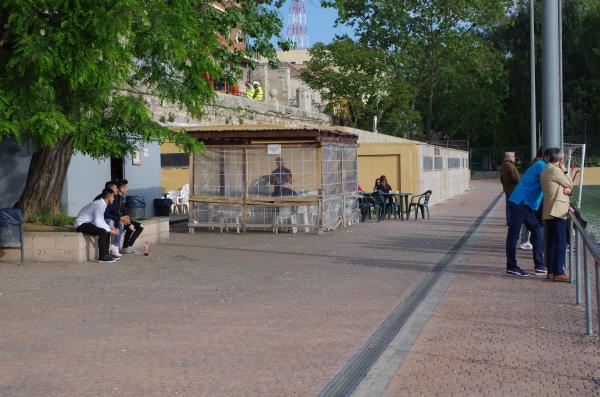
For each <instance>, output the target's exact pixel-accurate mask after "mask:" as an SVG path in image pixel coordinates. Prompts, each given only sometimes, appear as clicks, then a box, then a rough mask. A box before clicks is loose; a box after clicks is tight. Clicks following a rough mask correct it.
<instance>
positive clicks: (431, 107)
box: [426, 78, 433, 141]
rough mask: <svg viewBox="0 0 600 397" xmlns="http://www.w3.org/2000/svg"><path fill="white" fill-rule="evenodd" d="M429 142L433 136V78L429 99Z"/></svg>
mask: <svg viewBox="0 0 600 397" xmlns="http://www.w3.org/2000/svg"><path fill="white" fill-rule="evenodd" d="M426 129H427V140H428V141H429V140H431V137H432V135H433V78H432V79H431V85H430V87H429V96H428V98H427V127H426Z"/></svg>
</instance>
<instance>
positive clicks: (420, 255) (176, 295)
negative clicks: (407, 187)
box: [0, 182, 600, 397]
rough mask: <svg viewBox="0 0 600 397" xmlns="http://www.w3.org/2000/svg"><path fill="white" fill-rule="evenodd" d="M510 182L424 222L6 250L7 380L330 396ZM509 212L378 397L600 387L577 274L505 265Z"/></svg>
mask: <svg viewBox="0 0 600 397" xmlns="http://www.w3.org/2000/svg"><path fill="white" fill-rule="evenodd" d="M500 191H501V189H500V186H499V184H497V183H495V182H493V183H491V182H483V183H482V182H477V183H475V184H474V188H473V190H471V191H469V192H467V193H465V194H462V195H460V196H458V197H457V198H455V199H452V200H449V201H447V202H445V203H442V204H439V205H436V206H434V207H433V208H432V211H431V212H432V219H431V220H425V221H423V220H418V221H415V220H411V221H408V222H400V221H385V222H382V223H375V222H369V223H364V224H360V225H356V226H353V227H351V228H347V229H345V230H341V231H338V232H334V233H329V234H325V235H312V234H311V235H305V234H296V235H290V234H279V235H273V234H268V233H248V234H243V235H236V234H233V233H232V234H218V233H196V234H195V235H189V234H187V233H185V228H175V229H174V230H173V232H172V233H171V240H170V242H169V243H168V244H163V245H158V246H155V247H151V250H152V255H151V256H150V257H143V256H136V257H125V258H123V259H122V260H121V261H119V262H117V263H115V264H102V265H101V264H97V263H85V264H69V265H65V264H60V263H57V264H27V265H26V266H22V267H21V266H17V265H12V264H5V263H0V335H1V336H2V340H1V341H0V396H77V397H80V396H81V397H84V396H315V395H317V394H319V392H320V391H321V390H323V389H324V388H325V387H326V386H327V385H328V384H329V382H330V381H331V380H332V379H334V377H335V376H336V374H337V373H338V372H339V371H340V370H341V369H342V368H343V367H344V366H345V365H346V364H347V363H348V362H349V361H350V360H352V359H353V357H356V356H355V355H356V353H357V352H358V351H360V349H361V347H362V346H363V345H364V344H365V341H367V339H368V338H369V337H370V336H371V335H372V334H373V333H374V332H375V331H376V330H377V329H378V327H379V326H380V324H381V323H382V321H384V319H386V317H387V316H388V315H389V314H390V313H391V312H392V311H394V309H395V308H396V307H397V306H398V305H400V304H401V303H402V302H403V300H404V299H405V298H406V297H407V296H409V295H410V294H411V291H413V289H414V288H415V286H417V285H418V283H419V281H420V280H422V279H423V278H424V277H425V276H426V275H428V274H430V273H429V272H430V271H431V270H432V269H434V268H435V267H436V265H438V266H439V264H440V263H441V262H442V260H443V259H444V258H447V253H448V251H449V250H450V249H451V248H452V247H453V246H455V244H456V243H457V241H460V240H461V238H464V235H465V233H466V232H467V230H468V229H469V227H470V226H471V225H472V224H473V223H474V222H475V221H476V220H477V218H478V217H480V215H481V214H482V213H484V211H485V210H486V208H488V206H490V203H492V202H493V201H494V200H495V199H496V198H497V197H498V195H499V194H500ZM503 216H504V203H503V200H500V201H498V204H497V205H496V206H495V207H494V208H493V209H492V210H491V212H489V214H488V216H487V217H486V218H485V219H482V223H481V225H480V227H479V228H478V229H476V230H475V233H474V235H473V236H472V238H471V240H470V241H469V243H468V244H465V245H464V246H462V248H461V254H462V255H463V256H464V257H465V258H466V259H465V260H464V263H461V264H460V266H458V268H457V271H456V272H455V273H454V272H452V273H451V276H448V278H447V280H448V287H447V290H444V291H442V292H444V293H442V294H440V299H441V300H440V302H439V304H437V306H434V307H432V313H431V316H430V317H428V319H427V322H426V323H425V324H424V328H423V329H422V330H421V331H420V332H419V333H418V335H417V336H416V339H415V340H414V343H413V344H412V345H411V346H410V347H409V348H408V349H406V351H405V352H404V355H403V357H404V358H403V360H402V361H401V363H400V365H399V368H397V370H396V369H394V371H392V372H391V373H390V376H389V379H388V380H389V383H387V385H386V387H385V389H384V390H382V393H378V394H377V395H381V394H383V395H385V396H417V395H443V396H450V395H457V396H465V395H491V396H506V395H519V396H520V395H528V396H529V395H540V396H548V395H557V396H558V395H582V396H591V395H600V380H598V378H600V342H599V338H598V337H597V336H593V337H589V336H585V335H584V331H585V325H584V314H583V308H581V307H577V306H574V305H573V302H574V286H572V285H566V284H556V283H549V282H546V281H545V280H544V279H543V278H540V277H531V278H529V279H514V278H509V277H506V276H504V275H503V274H504V238H505V232H506V228H505V226H503ZM519 255H520V260H521V263H522V265H523V267H524V268H527V269H530V268H531V267H532V264H531V259H530V255H529V254H528V253H525V252H520V253H519ZM383 357H384V356H382V358H383ZM379 365H380V366H383V367H385V366H386V365H387V364H386V363H385V362H379ZM388 368H389V366H388Z"/></svg>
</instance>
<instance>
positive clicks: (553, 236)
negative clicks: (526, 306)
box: [540, 148, 573, 282]
mask: <svg viewBox="0 0 600 397" xmlns="http://www.w3.org/2000/svg"><path fill="white" fill-rule="evenodd" d="M544 158H546V159H547V161H548V165H547V166H546V168H544V171H543V172H542V175H541V177H540V182H541V184H542V190H543V191H544V204H543V211H542V219H543V220H544V221H546V224H547V225H548V238H547V244H548V248H547V250H546V252H547V255H548V258H547V263H548V276H547V277H548V278H549V279H552V280H554V281H557V282H568V281H569V277H568V276H567V275H566V274H565V269H564V266H565V251H566V249H567V216H568V214H569V196H570V195H571V193H572V189H573V183H572V182H571V180H570V179H569V178H567V176H566V175H565V172H564V171H563V169H562V162H563V158H564V155H563V153H562V152H561V150H560V149H559V148H550V149H546V151H545V152H544Z"/></svg>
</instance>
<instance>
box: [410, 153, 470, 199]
mask: <svg viewBox="0 0 600 397" xmlns="http://www.w3.org/2000/svg"><path fill="white" fill-rule="evenodd" d="M419 157H420V158H419V161H420V164H419V173H418V175H419V187H420V189H419V191H420V192H421V193H423V192H424V191H426V190H432V191H433V194H432V195H431V201H430V202H431V203H432V204H433V203H439V202H441V201H444V200H447V199H449V198H451V197H453V196H455V195H457V194H460V193H462V192H464V191H465V190H467V189H468V188H469V187H470V184H471V176H470V170H469V168H468V160H469V154H468V153H467V152H464V151H462V150H454V149H446V148H439V147H436V146H430V145H425V144H421V145H419ZM425 157H430V158H432V161H433V166H434V167H433V168H434V169H433V170H425V167H424V158H425ZM436 157H438V158H441V159H442V160H441V167H440V168H437V167H436V166H435V165H436V164H435V162H436V161H435V158H436ZM448 158H458V159H460V166H459V167H458V168H453V169H449V168H448Z"/></svg>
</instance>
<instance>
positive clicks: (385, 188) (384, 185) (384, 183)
mask: <svg viewBox="0 0 600 397" xmlns="http://www.w3.org/2000/svg"><path fill="white" fill-rule="evenodd" d="M379 181H380V186H379V189H378V190H379V191H380V192H383V193H390V192H391V191H392V187H391V186H390V184H389V183H388V180H387V177H386V176H385V175H381V176H380V177H379Z"/></svg>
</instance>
